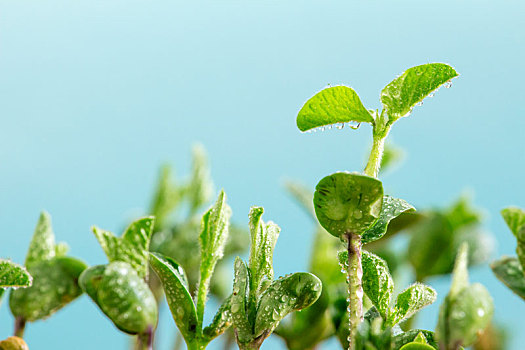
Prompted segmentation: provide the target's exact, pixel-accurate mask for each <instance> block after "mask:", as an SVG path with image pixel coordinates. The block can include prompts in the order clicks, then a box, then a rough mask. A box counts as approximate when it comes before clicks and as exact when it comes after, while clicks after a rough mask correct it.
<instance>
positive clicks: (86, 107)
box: [0, 0, 525, 350]
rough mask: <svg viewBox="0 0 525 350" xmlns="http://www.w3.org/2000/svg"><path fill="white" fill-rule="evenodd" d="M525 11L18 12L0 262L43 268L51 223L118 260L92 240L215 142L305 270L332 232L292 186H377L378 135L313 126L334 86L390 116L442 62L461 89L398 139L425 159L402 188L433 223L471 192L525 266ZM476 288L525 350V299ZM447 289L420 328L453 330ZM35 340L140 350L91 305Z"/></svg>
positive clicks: (0, 42)
mask: <svg viewBox="0 0 525 350" xmlns="http://www.w3.org/2000/svg"><path fill="white" fill-rule="evenodd" d="M524 11H525V5H524V3H523V2H522V1H486V0H476V1H455V0H444V1H434V2H422V1H376V0H367V1H340V2H334V1H292V0H286V1H268V2H260V1H252V0H245V1H173V0H172V1H135V0H114V1H107V0H103V1H100V0H90V1H70V0H63V1H57V0H47V1H7V0H3V1H1V2H0V237H1V239H0V241H1V243H0V256H1V257H10V258H12V259H14V260H15V261H18V262H23V260H24V256H25V251H26V247H27V245H28V243H29V240H30V238H31V235H32V232H33V229H34V225H35V223H36V220H37V217H38V213H39V211H40V210H42V209H46V210H48V211H49V212H50V213H51V214H52V216H53V220H54V229H55V232H56V235H57V239H58V240H64V241H67V242H68V243H69V244H70V246H71V253H72V254H73V255H75V256H78V257H81V258H83V259H85V260H86V261H87V262H88V263H89V264H96V263H102V262H104V261H105V257H104V256H103V254H102V251H101V249H100V248H99V246H98V244H97V242H96V240H95V239H94V237H93V235H92V234H91V233H90V231H89V228H90V226H91V225H93V224H96V225H98V226H100V227H103V228H107V229H111V230H114V231H118V230H119V229H120V228H121V227H122V225H123V223H125V222H126V221H127V220H128V219H129V218H130V217H133V216H135V215H138V214H141V213H142V212H143V211H144V208H146V207H147V205H148V203H149V198H150V194H151V191H152V189H153V186H154V182H155V178H156V176H157V171H158V167H159V165H160V164H161V163H162V162H164V161H169V162H172V163H173V164H175V166H176V168H177V172H178V174H180V175H184V174H187V173H188V170H189V169H188V168H189V161H190V152H189V151H190V146H191V144H192V143H193V142H195V141H200V142H202V143H203V144H204V146H205V147H206V148H207V149H208V151H209V154H210V159H211V164H212V176H213V178H214V181H215V183H216V184H217V186H218V187H224V188H225V190H226V192H227V193H228V195H229V202H230V204H231V206H232V207H233V210H234V217H235V220H236V221H238V222H241V223H245V224H246V223H247V213H248V209H249V206H251V205H254V204H258V205H263V206H264V207H265V208H266V214H265V217H266V219H272V220H274V221H276V222H277V223H279V224H280V226H281V227H282V233H281V237H280V239H279V242H278V244H277V248H276V253H275V266H276V274H284V273H286V272H291V271H297V270H304V269H306V267H307V258H308V255H309V251H310V243H311V238H312V236H311V231H312V230H311V229H312V227H311V224H310V222H309V220H308V219H307V217H306V216H305V215H304V214H303V213H302V212H301V211H300V210H299V209H298V208H297V206H296V205H295V204H294V203H293V202H292V201H291V200H289V198H288V196H287V195H286V194H285V192H284V190H283V188H282V180H283V179H284V178H298V179H301V180H302V181H303V182H304V183H306V184H308V185H309V186H311V187H312V188H313V186H314V185H315V184H316V183H317V181H318V180H319V179H320V178H321V177H323V176H324V175H326V174H329V173H331V172H333V171H336V170H360V169H361V168H362V166H363V163H364V159H365V155H366V153H367V152H368V147H369V142H370V138H371V137H370V128H369V127H368V126H362V127H361V128H360V129H359V130H357V131H353V130H350V129H346V128H345V129H344V130H343V131H339V130H332V131H326V132H324V133H315V134H301V133H300V132H299V131H298V130H297V129H296V127H295V116H296V113H297V111H298V110H299V108H300V107H301V106H302V104H303V103H304V101H305V100H306V99H307V98H309V97H310V96H311V95H313V94H314V93H315V92H316V91H318V90H320V89H322V88H323V87H325V86H326V85H327V84H333V85H335V84H347V85H350V86H352V87H354V88H355V89H356V90H357V92H358V93H359V94H360V96H361V99H362V100H363V102H364V104H365V105H366V106H367V107H369V108H379V107H380V104H379V91H380V89H381V88H382V87H383V86H384V85H385V84H386V83H388V82H389V81H390V80H391V79H393V78H394V77H395V76H396V75H397V74H400V73H401V72H402V71H403V70H404V69H406V68H408V67H410V66H413V65H417V64H422V63H428V62H448V63H450V64H452V65H453V66H454V67H455V68H456V69H457V70H458V71H459V72H460V73H461V76H460V77H459V78H458V79H455V81H454V86H453V87H452V88H451V89H441V90H440V91H439V92H438V94H437V95H436V97H435V98H432V99H427V100H426V101H425V103H424V106H423V107H417V108H416V109H415V110H414V113H413V114H412V115H411V116H410V117H409V118H406V119H403V120H401V121H399V122H398V123H397V124H396V125H395V126H394V129H393V131H392V133H391V138H392V139H393V140H394V142H395V143H396V144H397V145H399V146H401V147H402V148H403V149H405V151H406V153H407V157H406V159H405V161H404V164H403V165H402V167H400V169H398V170H397V171H396V172H391V173H390V174H389V175H388V176H386V177H384V178H383V180H384V183H385V186H386V187H387V188H388V189H389V191H390V193H392V194H394V195H396V196H400V197H403V198H405V199H406V200H408V201H409V202H411V203H413V204H414V205H416V206H417V207H420V208H428V207H431V206H434V205H445V204H447V203H449V202H450V201H451V200H453V199H454V198H455V197H457V195H458V194H459V193H460V192H461V191H462V190H463V189H464V188H470V189H471V190H472V191H473V192H475V194H476V196H475V198H476V203H477V204H478V205H479V206H481V207H483V208H486V211H487V221H486V224H487V229H489V230H491V231H492V232H494V233H495V237H496V239H497V241H498V245H499V246H498V249H497V252H496V253H495V255H494V257H497V256H499V255H501V254H514V253H513V251H514V245H515V242H514V239H513V237H512V235H511V234H510V232H509V231H508V230H507V228H506V227H505V225H504V223H503V221H502V220H501V218H500V217H499V214H498V212H499V210H500V209H501V208H503V207H505V206H508V205H511V204H514V205H519V206H522V207H523V206H525V190H524V187H523V181H522V180H523V173H524V171H525V166H524V164H525V162H524V161H525V141H524V130H525V122H524V115H525V113H524V112H525V111H524V108H525V107H524V104H523V103H522V101H523V77H524V73H525V68H524V67H525V66H524V65H523V62H524V59H525V49H524V47H525V46H524V34H525V32H524V27H523V24H522V23H523V22H522V19H523V18H522V15H523V13H524ZM471 279H472V280H475V281H481V282H483V283H485V284H486V285H487V287H488V288H489V290H490V292H491V293H492V295H493V296H494V297H495V305H496V314H495V318H496V320H498V321H500V322H501V323H503V324H504V325H506V326H507V327H508V328H509V329H510V330H511V332H513V336H514V338H513V341H512V343H511V346H510V348H511V349H520V348H521V347H520V346H519V345H518V344H520V343H521V344H523V343H524V342H525V333H524V332H523V314H524V312H525V303H523V302H522V301H520V300H519V299H518V297H516V296H514V295H513V294H512V293H511V292H510V291H508V290H506V289H505V288H504V287H503V286H502V285H501V284H500V283H499V282H497V280H496V279H495V278H494V277H493V276H492V274H491V272H490V271H489V269H488V267H481V268H477V269H475V270H474V271H473V272H472V275H471ZM430 282H431V283H432V285H433V286H435V287H436V288H437V289H438V292H439V293H440V298H439V299H438V303H436V304H434V305H433V306H431V307H429V308H427V309H426V310H425V312H424V316H423V317H422V318H420V326H423V327H428V328H433V327H434V325H435V320H436V316H437V310H438V304H439V302H440V301H441V300H442V298H443V296H444V295H445V293H446V290H447V288H448V283H449V281H448V279H446V278H441V279H440V278H438V279H433V280H431V281H430ZM8 309H9V308H8V307H7V304H6V302H5V300H4V304H3V306H2V308H1V310H0V338H4V337H7V336H8V335H9V334H10V333H11V332H12V317H11V316H10V314H9V311H8ZM163 318H164V319H165V321H164V329H165V330H168V329H175V325H174V324H173V321H172V320H170V316H169V314H167V313H164V316H163ZM170 327H172V328H170ZM165 337H166V339H165V341H164V342H165V343H166V344H169V340H170V339H168V338H169V337H171V334H166V336H165ZM27 340H28V342H29V344H30V346H31V349H32V350H40V349H72V348H74V349H79V350H80V349H94V348H105V349H109V348H112V349H125V348H126V345H127V342H128V338H127V337H126V336H124V335H123V334H121V333H119V332H118V331H117V330H116V329H115V328H114V327H113V326H112V325H111V324H110V323H109V321H108V320H107V319H105V318H104V317H103V316H102V315H101V313H100V312H99V310H97V308H95V307H94V306H93V305H92V303H91V302H90V301H89V300H88V298H86V297H85V296H83V297H82V298H80V300H78V301H76V302H74V303H73V304H72V305H70V306H68V307H67V308H66V309H64V310H62V311H60V312H58V313H57V314H56V315H55V316H53V317H52V318H50V319H49V320H47V321H44V322H42V321H41V322H37V323H35V324H31V325H29V326H28V329H27ZM280 344H281V343H280V341H279V340H278V339H275V340H269V341H268V342H267V343H265V346H263V348H265V349H272V348H280V347H281V345H280ZM332 347H334V348H335V344H334V343H330V344H328V345H326V348H332ZM161 348H163V349H167V348H169V347H168V345H164V346H162V347H161Z"/></svg>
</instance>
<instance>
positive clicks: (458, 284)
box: [449, 243, 469, 298]
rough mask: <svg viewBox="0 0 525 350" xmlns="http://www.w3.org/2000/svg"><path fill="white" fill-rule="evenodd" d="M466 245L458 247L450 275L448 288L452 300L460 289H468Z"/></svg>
mask: <svg viewBox="0 0 525 350" xmlns="http://www.w3.org/2000/svg"><path fill="white" fill-rule="evenodd" d="M467 267H468V244H466V243H463V244H462V245H461V247H459V250H458V255H457V257H456V262H455V264H454V271H453V273H452V284H451V286H450V292H449V295H450V297H452V298H454V297H455V296H456V294H458V293H459V292H460V291H461V290H462V289H464V288H466V287H468V285H469V282H468V270H467Z"/></svg>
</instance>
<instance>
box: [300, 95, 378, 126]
mask: <svg viewBox="0 0 525 350" xmlns="http://www.w3.org/2000/svg"><path fill="white" fill-rule="evenodd" d="M373 121H374V118H373V117H372V115H371V114H370V112H369V111H368V110H367V109H366V108H365V107H364V106H363V103H362V102H361V100H360V99H359V96H358V95H357V94H356V92H355V91H354V90H353V89H352V88H349V87H347V86H334V87H329V88H327V89H324V90H321V91H320V92H318V93H317V94H316V95H315V96H313V97H312V98H310V99H309V100H308V101H306V103H305V104H304V106H303V108H301V110H300V111H299V114H298V115H297V127H298V128H299V130H301V131H307V130H310V129H314V128H317V127H320V126H324V125H331V124H336V123H347V122H358V123H361V122H367V123H373Z"/></svg>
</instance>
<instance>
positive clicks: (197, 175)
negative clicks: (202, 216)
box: [185, 144, 213, 213]
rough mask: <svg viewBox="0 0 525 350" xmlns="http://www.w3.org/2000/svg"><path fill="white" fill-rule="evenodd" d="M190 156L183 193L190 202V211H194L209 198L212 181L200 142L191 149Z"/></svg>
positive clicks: (211, 191) (210, 196)
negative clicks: (188, 171)
mask: <svg viewBox="0 0 525 350" xmlns="http://www.w3.org/2000/svg"><path fill="white" fill-rule="evenodd" d="M192 156H193V158H192V170H191V177H190V183H189V184H188V186H187V188H186V193H185V195H186V197H187V198H188V200H189V202H190V212H191V213H195V212H196V211H197V210H198V209H199V208H200V207H201V206H202V205H204V204H206V203H208V202H209V201H210V200H211V198H212V196H213V182H212V180H211V176H210V168H209V165H208V157H207V155H206V151H205V149H204V147H203V146H202V145H200V144H198V145H195V146H194V147H193V149H192Z"/></svg>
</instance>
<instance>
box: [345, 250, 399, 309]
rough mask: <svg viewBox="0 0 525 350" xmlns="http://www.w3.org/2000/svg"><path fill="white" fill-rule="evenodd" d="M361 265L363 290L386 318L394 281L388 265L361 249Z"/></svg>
mask: <svg viewBox="0 0 525 350" xmlns="http://www.w3.org/2000/svg"><path fill="white" fill-rule="evenodd" d="M347 254H348V253H347ZM362 265H363V280H362V283H363V291H364V292H365V294H366V295H367V296H368V298H369V299H370V301H371V302H372V304H374V306H375V307H376V308H377V310H379V313H380V314H381V317H383V319H386V317H387V315H388V311H389V309H390V300H391V298H392V293H393V292H394V281H393V280H392V276H390V272H389V270H388V265H387V263H386V261H384V260H383V259H381V258H380V257H378V256H377V255H375V254H372V253H370V252H367V251H363V255H362Z"/></svg>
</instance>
